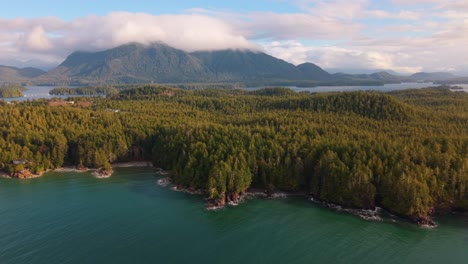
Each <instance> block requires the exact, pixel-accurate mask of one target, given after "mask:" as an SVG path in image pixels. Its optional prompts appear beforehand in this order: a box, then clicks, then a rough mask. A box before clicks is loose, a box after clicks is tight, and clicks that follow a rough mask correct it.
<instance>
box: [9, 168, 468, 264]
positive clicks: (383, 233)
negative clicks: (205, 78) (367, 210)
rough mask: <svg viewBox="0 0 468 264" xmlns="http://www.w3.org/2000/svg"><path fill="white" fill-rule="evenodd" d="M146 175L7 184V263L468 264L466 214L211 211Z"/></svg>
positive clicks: (282, 205) (286, 206) (268, 208)
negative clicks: (424, 222)
mask: <svg viewBox="0 0 468 264" xmlns="http://www.w3.org/2000/svg"><path fill="white" fill-rule="evenodd" d="M157 179H158V176H157V175H156V174H154V173H153V172H152V171H151V169H148V168H117V169H116V173H115V174H114V175H113V176H112V177H111V178H109V179H96V178H94V177H93V176H92V175H91V174H90V173H71V172H67V173H56V172H53V173H48V174H46V175H45V176H44V177H42V178H37V179H30V180H14V179H0V245H1V246H0V263H2V264H9V263H15V264H20V263H48V264H51V263H188V262H191V263H466V261H467V259H468V217H466V216H450V217H445V218H439V219H437V222H438V224H439V226H438V227H437V228H434V229H425V228H421V227H417V226H415V225H412V224H409V223H406V222H404V221H397V222H391V221H365V220H362V219H360V218H359V217H356V216H353V215H350V214H346V213H339V212H334V211H331V210H328V209H325V208H321V207H319V206H318V205H316V204H314V203H312V202H310V201H308V200H306V199H302V198H283V199H260V198H258V199H251V200H248V201H246V202H244V203H242V204H240V205H239V206H237V207H229V208H227V209H223V210H220V211H207V210H205V209H204V207H203V206H204V201H203V199H202V198H201V197H199V196H193V195H189V194H184V193H179V192H174V191H172V190H170V189H166V188H163V187H160V186H159V185H158V184H157Z"/></svg>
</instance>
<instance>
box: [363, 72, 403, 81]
mask: <svg viewBox="0 0 468 264" xmlns="http://www.w3.org/2000/svg"><path fill="white" fill-rule="evenodd" d="M369 76H370V77H371V78H372V79H375V80H380V81H383V82H386V83H390V82H401V81H402V79H403V78H402V77H401V76H397V75H394V74H390V73H388V72H387V71H382V72H375V73H372V74H370V75H369Z"/></svg>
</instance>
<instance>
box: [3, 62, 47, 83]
mask: <svg viewBox="0 0 468 264" xmlns="http://www.w3.org/2000/svg"><path fill="white" fill-rule="evenodd" d="M45 73H46V72H45V71H43V70H40V69H36V68H32V67H27V68H16V67H11V66H3V65H0V83H24V82H27V81H28V80H29V79H30V78H34V77H37V76H40V75H42V74H45Z"/></svg>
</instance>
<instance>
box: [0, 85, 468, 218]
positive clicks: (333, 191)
mask: <svg viewBox="0 0 468 264" xmlns="http://www.w3.org/2000/svg"><path fill="white" fill-rule="evenodd" d="M67 100H68V101H63V99H53V100H34V101H26V102H21V103H18V104H14V105H11V104H6V103H5V102H1V101H0V133H2V137H0V169H1V170H3V171H4V172H6V173H9V174H10V175H15V173H18V172H20V171H23V172H24V171H25V170H27V171H29V172H31V173H34V174H39V173H41V172H43V171H46V170H49V169H54V168H59V167H62V166H64V165H71V166H76V167H78V168H85V167H86V168H100V169H102V170H104V171H106V170H109V169H110V168H111V165H110V164H111V163H112V162H116V161H138V160H152V161H153V163H154V164H155V165H156V166H158V167H161V168H163V169H165V170H171V171H172V174H171V177H172V181H173V182H174V184H176V185H178V186H179V187H181V188H187V189H193V190H201V191H202V192H203V193H204V194H205V195H206V197H207V198H208V199H209V201H210V203H211V204H214V205H223V204H224V203H227V202H235V201H236V200H238V199H239V197H240V196H241V195H242V194H243V193H244V192H245V191H246V190H247V189H248V188H259V189H262V190H265V191H266V192H274V191H275V190H281V191H291V192H305V193H307V194H309V195H311V196H313V197H314V198H315V199H319V200H322V201H325V202H329V203H336V204H340V205H343V206H347V207H350V208H362V209H372V208H375V207H376V206H380V207H383V208H385V209H387V210H389V211H390V212H392V213H395V214H397V215H400V216H403V217H406V218H409V219H411V220H413V221H415V222H418V223H421V224H430V223H432V219H431V216H432V215H434V214H437V213H447V212H452V211H454V210H468V189H467V188H468V94H466V93H463V92H454V91H450V90H449V89H448V88H446V87H439V88H427V89H420V90H406V91H398V92H391V93H380V92H349V93H324V94H309V93H296V92H293V91H291V90H289V89H286V88H265V89H261V90H257V91H251V92H247V91H241V90H222V89H204V90H193V91H188V90H183V89H176V88H170V87H163V86H154V85H142V86H136V87H135V86H133V87H131V88H129V89H126V90H125V89H123V90H121V91H119V92H118V93H116V92H114V93H113V94H112V95H108V96H107V97H106V98H101V97H93V98H88V97H76V98H73V97H72V98H69V99H67ZM70 102H73V103H70Z"/></svg>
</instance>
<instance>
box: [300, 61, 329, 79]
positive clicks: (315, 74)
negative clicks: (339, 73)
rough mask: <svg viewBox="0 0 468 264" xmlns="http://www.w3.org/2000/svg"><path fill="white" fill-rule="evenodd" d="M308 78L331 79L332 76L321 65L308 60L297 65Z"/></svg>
mask: <svg viewBox="0 0 468 264" xmlns="http://www.w3.org/2000/svg"><path fill="white" fill-rule="evenodd" d="M297 68H298V69H299V70H300V71H301V72H302V75H303V76H304V77H305V78H306V79H307V80H318V81H330V80H331V79H332V76H331V74H330V73H328V72H326V71H325V70H323V69H322V68H320V67H319V66H317V65H315V64H313V63H310V62H307V63H303V64H300V65H298V66H297Z"/></svg>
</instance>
